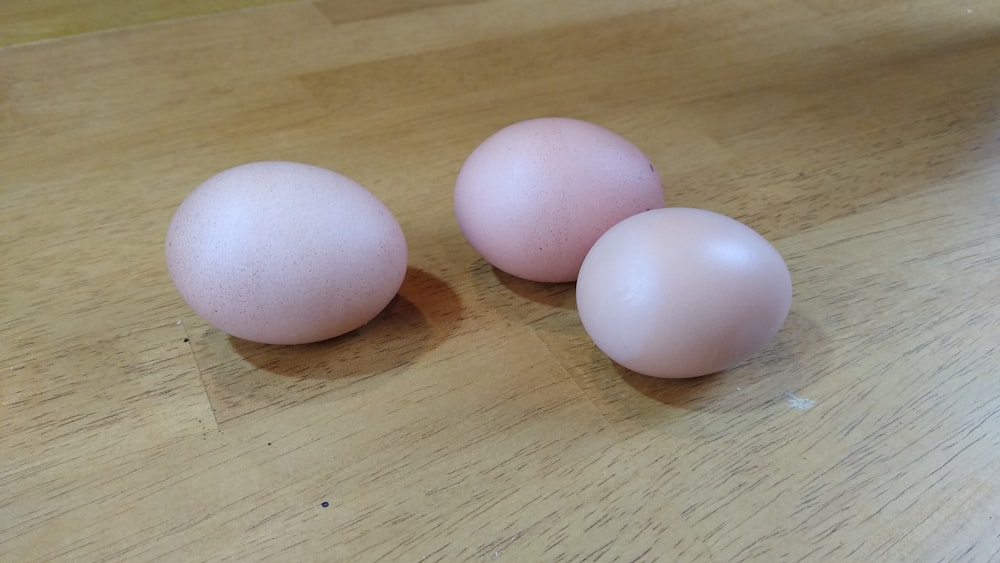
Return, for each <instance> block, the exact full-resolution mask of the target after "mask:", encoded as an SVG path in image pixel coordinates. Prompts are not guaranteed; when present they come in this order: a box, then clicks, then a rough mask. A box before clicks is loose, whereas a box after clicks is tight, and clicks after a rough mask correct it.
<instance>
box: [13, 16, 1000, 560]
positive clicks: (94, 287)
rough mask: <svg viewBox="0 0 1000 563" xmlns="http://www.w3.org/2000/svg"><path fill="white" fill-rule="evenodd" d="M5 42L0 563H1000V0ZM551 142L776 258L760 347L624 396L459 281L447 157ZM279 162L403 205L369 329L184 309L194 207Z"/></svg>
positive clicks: (527, 301) (39, 25) (123, 31)
mask: <svg viewBox="0 0 1000 563" xmlns="http://www.w3.org/2000/svg"><path fill="white" fill-rule="evenodd" d="M195 16H197V17H195ZM97 32H99V33H97ZM0 45H6V46H3V47H0V257H2V260H0V561H4V562H6V561H103V560H116V561H152V560H156V561H201V560H206V561H216V560H248V561H257V560H261V561H263V560H276V561H316V560H323V561H379V560H382V561H386V560H390V561H466V560H469V561H480V560H494V559H497V560H500V559H504V560H509V561H709V562H722V561H727V562H728V561H764V562H771V561H900V562H912V561H995V560H1000V514H998V509H997V506H998V502H1000V477H998V475H1000V438H998V436H1000V378H998V377H997V376H1000V336H998V335H1000V287H998V285H997V280H998V279H1000V226H998V223H997V221H996V219H995V217H996V215H997V213H998V212H1000V195H998V191H997V188H996V186H997V185H998V182H1000V72H998V70H1000V6H998V5H997V4H996V2H994V1H993V0H969V1H966V2H961V3H957V4H956V3H954V2H950V1H943V0H913V1H903V0H885V1H878V2H862V1H839V2H835V1H832V0H805V1H794V0H763V1H759V2H742V1H741V0H711V1H694V0H676V1H672V2H662V1H654V0H629V1H623V2H605V1H603V0H552V1H551V2H544V3H543V2H534V1H532V0H482V1H469V0H466V1H461V0H413V1H406V0H380V1H378V2H364V3H361V2H345V1H341V0H318V1H316V2H309V1H300V2H271V1H256V0H250V1H244V0H233V1H222V2H210V3H207V2H206V3H202V2H197V3H196V2H165V1H163V2H159V1H154V0H146V1H144V2H141V3H134V2H133V3H126V2H110V3H108V2H105V3H97V2H92V3H87V2H84V3H80V2H61V1H55V0H46V1H45V2H29V1H27V0H15V1H10V2H5V3H4V4H3V6H2V7H0ZM541 115H564V116H570V117H577V118H581V119H587V120H590V121H593V122H595V123H599V124H601V125H604V126H606V127H608V128H610V129H612V130H615V131H617V132H619V133H621V134H622V135H624V136H626V137H628V138H629V139H631V140H632V141H633V142H635V143H636V144H637V145H638V146H639V147H641V148H642V149H643V150H644V151H645V152H646V153H647V154H648V155H649V156H650V158H651V160H652V161H653V162H654V163H655V164H656V166H657V169H658V170H659V172H660V174H661V177H662V179H663V181H664V186H665V190H666V196H667V201H668V204H669V205H678V206H696V207H705V208H709V209H713V210H716V211H719V212H723V213H727V214H729V215H732V216H734V217H737V218H739V219H740V220H742V221H745V222H747V223H748V224H750V225H751V226H753V227H754V228H755V229H757V230H759V231H760V232H761V233H763V234H765V235H766V236H767V237H768V238H769V239H771V240H772V241H773V242H774V244H775V246H776V247H777V248H778V249H779V250H780V251H781V252H782V254H783V255H784V256H785V258H786V260H787V262H788V265H789V267H790V269H791V271H792V275H793V281H794V288H795V297H794V303H793V310H792V313H791V315H790V317H789V319H788V321H787V323H786V325H785V327H784V328H783V329H782V331H781V332H780V333H779V334H778V336H777V337H776V338H775V339H774V341H773V342H772V343H770V344H769V346H768V347H767V348H766V349H765V350H763V351H761V352H760V353H759V354H758V355H757V356H755V357H754V358H752V359H750V360H748V361H747V362H745V363H744V364H743V365H741V366H739V367H737V368H734V369H732V370H729V371H728V372H726V373H722V374H716V375H712V376H708V377H704V378H699V379H696V380H691V381H662V380H655V379H651V378H647V377H643V376H639V375H637V374H634V373H631V372H628V371H627V370H624V369H622V368H620V367H617V366H615V365H614V364H613V363H612V362H611V361H610V360H608V359H607V358H606V357H604V356H603V355H602V354H601V353H600V352H599V351H598V350H596V349H595V348H594V346H593V344H592V343H591V342H590V340H589V339H588V338H587V336H586V334H585V333H584V331H583V329H582V327H581V326H580V323H579V318H578V315H577V313H576V310H575V295H574V288H573V285H572V284H555V285H544V284H536V283H530V282H525V281H523V280H518V279H516V278H513V277H511V276H508V275H505V274H503V273H502V272H498V271H496V270H495V269H493V268H491V267H490V266H489V265H488V264H485V263H484V262H483V261H482V260H481V259H480V258H479V257H478V256H477V255H476V253H475V252H474V251H473V250H472V249H471V248H470V247H469V245H468V244H467V243H466V242H465V241H464V239H463V238H462V236H461V233H460V232H459V230H458V227H457V224H456V222H455V220H454V217H453V213H452V207H451V190H452V187H453V185H454V180H455V176H456V174H457V171H458V168H459V167H460V166H461V164H462V161H463V160H464V158H465V157H466V156H467V155H468V154H469V152H470V151H471V150H472V149H473V148H474V147H475V146H476V145H477V144H478V143H479V142H480V141H482V140H483V139H484V138H486V137H487V136H488V135H489V134H490V133H492V132H493V131H495V130H496V129H498V128H499V127H502V126H503V125H506V124H509V123H511V122H514V121H517V120H520V119H525V118H529V117H536V116H541ZM263 159H285V160H295V161H301V162H309V163H312V164H318V165H321V166H326V167H328V168H331V169H334V170H337V171H339V172H341V173H343V174H346V175H348V176H350V177H352V178H354V179H356V180H357V181H358V182H360V183H361V184H363V185H365V186H366V187H368V188H369V189H370V190H371V191H372V192H374V193H375V194H376V195H378V196H379V197H380V198H381V199H382V200H383V201H384V202H385V203H386V204H387V205H388V206H389V207H390V209H392V210H393V212H394V213H395V214H396V215H397V217H398V218H399V220H400V223H401V224H402V226H403V229H404V231H405V233H406V235H407V239H408V241H409V247H410V268H409V270H408V272H407V279H406V281H405V283H404V285H403V287H402V289H401V291H400V294H399V296H398V297H397V298H396V300H394V301H393V303H392V304H390V305H389V307H387V308H386V310H385V311H384V312H383V313H382V314H381V315H380V316H379V318H377V319H376V321H374V322H373V323H371V324H369V325H368V326H366V327H364V328H362V329H360V330H358V331H356V332H354V333H352V334H349V335H346V336H344V337H342V338H338V339H334V340H332V341H329V342H323V343H318V344H314V345H309V346H302V347H274V346H262V345H257V344H252V343H248V342H243V341H240V340H238V339H234V338H230V337H228V336H227V335H225V334H223V333H221V332H219V331H218V330H216V329H214V328H212V327H210V326H208V325H206V324H205V323H204V321H202V320H201V319H199V318H198V317H197V316H196V315H194V314H193V313H192V312H191V310H190V309H189V308H188V307H187V306H186V305H185V304H184V302H183V301H182V300H181V299H180V297H179V295H178V294H177V292H176V291H175V290H174V288H173V286H172V285H171V283H170V280H169V277H168V276H167V273H166V268H165V265H164V262H163V248H162V245H163V237H164V235H165V232H166V226H167V223H168V221H169V219H170V217H171V214H172V213H173V210H174V209H175V208H176V206H177V205H178V204H179V203H180V201H181V200H182V199H183V198H184V196H185V195H186V194H187V193H188V192H189V191H190V190H191V189H193V188H194V187H195V186H196V185H198V183H200V182H201V181H203V180H204V179H206V178H207V177H209V176H211V175H213V174H215V173H216V172H218V171H220V170H222V169H225V168H227V167H230V166H233V165H235V164H239V163H242V162H247V161H253V160H263ZM324 503H326V504H325V505H324Z"/></svg>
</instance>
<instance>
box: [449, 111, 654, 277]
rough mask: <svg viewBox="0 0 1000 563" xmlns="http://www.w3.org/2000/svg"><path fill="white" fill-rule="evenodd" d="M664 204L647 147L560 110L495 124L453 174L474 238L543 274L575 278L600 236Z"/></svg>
mask: <svg viewBox="0 0 1000 563" xmlns="http://www.w3.org/2000/svg"><path fill="white" fill-rule="evenodd" d="M660 207H663V188H662V186H661V185H660V178H659V175H658V174H657V173H656V170H655V169H654V168H653V165H652V164H650V162H649V159H648V158H646V156H645V155H644V154H643V153H642V151H640V150H639V149H638V148H637V147H636V146H635V145H633V144H632V143H630V142H629V141H628V140H626V139H625V138H623V137H621V136H620V135H618V134H616V133H613V132H611V131H609V130H607V129H604V128H603V127H600V126H598V125H595V124H593V123H588V122H586V121H580V120H576V119H568V118H562V117H548V118H540V119H530V120H527V121H522V122H520V123H515V124H513V125H510V126H507V127H505V128H503V129H501V130H500V131H497V132H496V133H494V134H493V135H492V136H490V137H489V138H488V139H486V140H485V141H483V143H482V144H480V145H479V146H478V147H477V148H476V149H475V150H474V151H473V152H472V154H470V155H469V158H468V159H466V161H465V163H464V165H463V166H462V170H461V171H460V172H459V175H458V179H457V181H456V182H455V216H456V218H457V219H458V224H459V227H460V228H461V230H462V233H463V234H464V235H465V238H466V239H467V240H468V241H469V244H471V245H472V247H473V248H475V249H476V251H477V252H479V254H480V255H481V256H482V257H483V258H485V259H486V261H488V262H489V263H490V264H492V265H493V266H496V267H497V268H499V269H501V270H503V271H505V272H507V273H508V274H512V275H514V276H517V277H520V278H524V279H528V280H532V281H539V282H568V281H573V280H575V279H576V277H577V274H579V272H580V264H581V263H583V258H584V256H586V255H587V251H588V250H590V247H591V245H593V244H594V241H596V240H597V237H599V236H601V234H603V233H604V231H606V230H607V229H608V228H610V227H611V226H612V225H614V224H615V223H617V222H618V221H621V220H622V219H624V218H626V217H629V216H631V215H635V214H636V213H639V212H642V211H646V210H649V209H656V208H660Z"/></svg>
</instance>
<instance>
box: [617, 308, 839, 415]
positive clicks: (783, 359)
mask: <svg viewBox="0 0 1000 563" xmlns="http://www.w3.org/2000/svg"><path fill="white" fill-rule="evenodd" d="M823 341H824V337H823V334H822V331H821V330H820V329H819V327H818V326H817V325H815V323H813V322H812V321H811V320H810V319H808V318H807V317H805V316H802V315H799V314H798V313H796V312H794V311H793V312H792V313H791V314H790V315H789V317H788V320H787V321H786V322H785V326H784V327H783V328H782V330H780V331H779V332H778V334H777V335H776V336H775V338H774V339H773V340H772V341H771V342H770V343H769V344H768V345H767V346H766V347H765V348H764V349H763V350H761V351H760V352H758V353H757V354H755V355H754V356H753V357H751V358H749V359H747V360H746V361H744V362H742V363H741V364H740V365H738V366H736V367H733V368H731V369H728V370H724V371H720V372H716V373H712V374H708V375H704V376H700V377H692V378H689V379H663V378H658V377H650V376H646V375H642V374H639V373H636V372H634V371H632V370H629V369H628V368H625V367H622V366H620V365H618V364H614V366H615V368H614V369H615V370H616V372H617V373H618V375H619V376H620V377H621V379H622V381H623V382H624V383H626V384H627V385H629V386H630V387H631V388H632V389H633V390H634V391H636V392H638V393H639V394H641V395H643V396H645V397H647V398H650V399H653V400H654V401H657V402H659V403H661V404H664V405H670V406H672V407H676V408H680V409H684V410H689V411H706V410H714V411H745V410H756V409H760V408H762V407H765V406H767V405H770V404H772V403H774V402H775V401H779V400H783V397H784V396H785V393H788V392H792V393H796V392H798V391H799V390H800V389H802V388H804V387H807V386H809V385H810V384H812V383H814V382H815V381H816V380H818V379H819V378H821V377H822V376H823V374H824V373H827V371H828V370H826V369H824V367H823V366H824V365H826V360H827V357H826V356H825V355H824V354H823V353H822V352H821V351H820V346H821V345H822V343H823Z"/></svg>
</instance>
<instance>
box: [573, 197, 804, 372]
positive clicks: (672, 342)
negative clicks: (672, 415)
mask: <svg viewBox="0 0 1000 563" xmlns="http://www.w3.org/2000/svg"><path fill="white" fill-rule="evenodd" d="M576 291H577V295H576V300H577V308H578V310H579V312H580V319H581V321H582V322H583V326H584V328H585V329H586V331H587V333H588V334H589V335H590V337H591V338H592V339H593V341H594V343H595V344H596V345H597V347H598V348H600V349H601V350H602V351H604V353H605V354H607V355H608V356H610V357H611V359H613V360H614V361H616V362H618V363H619V364H621V365H623V366H625V367H627V368H629V369H631V370H633V371H636V372H638V373H641V374H645V375H651V376H655V377H665V378H682V377H695V376H700V375H706V374H710V373H714V372H717V371H720V370H724V369H727V368H731V367H733V366H735V365H737V364H739V363H741V362H743V361H745V360H746V359H748V358H749V357H751V356H752V355H753V354H755V353H757V352H758V351H759V350H760V349H761V348H762V347H763V346H764V345H765V344H767V342H768V341H770V340H771V339H772V338H773V337H774V335H775V334H776V333H777V332H778V330H779V329H780V328H781V326H782V325H783V324H784V322H785V318H786V317H787V316H788V312H789V309H790V307H791V300H792V281H791V276H790V274H789V272H788V268H787V267H786V265H785V262H784V260H783V259H782V257H781V255H780V254H779V253H778V251H777V250H776V249H775V248H774V247H773V246H772V245H771V244H770V243H769V242H768V241H767V240H766V239H764V237H762V236H760V235H759V234H758V233H757V232H755V231H754V230H753V229H751V228H750V227H748V226H746V225H744V224H742V223H740V222H739V221H736V220H735V219H731V218H729V217H726V216H724V215H720V214H717V213H713V212H711V211H705V210H700V209H688V208H667V209H657V210H653V211H648V212H645V213H641V214H638V215H635V216H633V217H631V218H628V219H626V220H624V221H622V222H621V223H619V224H617V225H615V226H614V227H612V228H611V229H609V230H608V231H607V232H606V233H605V234H604V235H603V236H602V237H601V238H600V239H599V240H598V241H597V242H596V243H595V244H594V246H593V248H591V250H590V252H589V253H588V254H587V257H586V260H584V263H583V267H582V268H581V270H580V278H579V280H578V281H577V287H576Z"/></svg>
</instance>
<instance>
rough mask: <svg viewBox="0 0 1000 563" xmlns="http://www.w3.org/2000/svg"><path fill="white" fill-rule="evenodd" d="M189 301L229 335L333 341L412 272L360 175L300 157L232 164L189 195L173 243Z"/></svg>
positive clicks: (171, 263) (393, 226)
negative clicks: (352, 175)
mask: <svg viewBox="0 0 1000 563" xmlns="http://www.w3.org/2000/svg"><path fill="white" fill-rule="evenodd" d="M166 258H167V266H168V269H169V271H170V276H171V278H172V279H173V282H174V285H175V286H176V287H177V289H178V291H179V292H180V294H181V296H182V297H183V298H184V299H185V301H187V303H188V304H189V305H190V306H191V308H192V309H194V311H195V312H197V313H198V314H199V315H201V316H202V317H204V318H205V319H206V320H207V321H208V322H209V323H210V324H212V325H213V326H215V327H217V328H219V329H221V330H223V331H225V332H228V333H229V334H231V335H233V336H237V337H239V338H243V339H246V340H252V341H255V342H262V343H269V344H303V343H307V342H315V341H319V340H325V339H328V338H332V337H335V336H338V335H341V334H344V333H345V332H349V331H351V330H354V329H356V328H358V327H360V326H362V325H364V324H365V323H367V322H368V321H370V320H371V319H373V318H374V317H375V316H376V315H377V314H378V313H379V312H380V311H381V310H382V309H383V308H385V306H386V305H388V303H389V302H390V301H391V300H392V298H393V297H394V296H395V295H396V293H397V292H398V291H399V288H400V286H401V285H402V282H403V277H404V276H405V274H406V263H407V249H406V240H405V238H404V237H403V231H402V229H401V228H400V226H399V223H398V222H397V221H396V218H395V217H393V215H392V213H391V212H390V211H389V209H387V208H386V206H385V205H383V204H382V202H381V201H379V200H378V199H377V198H376V197H375V196H374V195H372V194H371V193H370V192H368V191H367V190H365V189H364V188H363V187H361V186H360V185H358V184H357V183H355V182H354V181H352V180H350V179H349V178H346V177H344V176H341V175H340V174H337V173H335V172H332V171H330V170H326V169H324V168H319V167H316V166H310V165H307V164H299V163H294V162H255V163H250V164H244V165H241V166H237V167H235V168H231V169H229V170H226V171H224V172H222V173H220V174H218V175H216V176H214V177H212V178H210V179H209V180H207V181H206V182H205V183H203V184H202V185H200V186H198V188H196V189H195V190H194V191H193V192H192V193H191V194H190V195H188V197H187V198H186V199H185V200H184V201H183V203H181V205H180V207H179V208H178V209H177V211H176V213H175V214H174V217H173V220H172V221H171V223H170V227H169V230H168V232H167V239H166Z"/></svg>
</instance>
